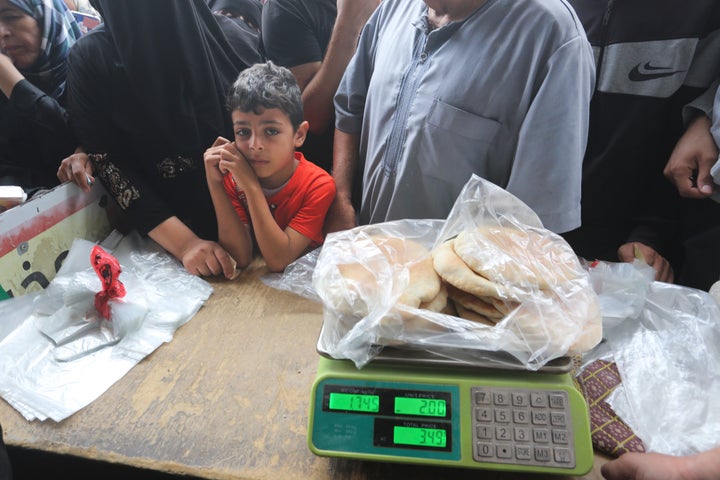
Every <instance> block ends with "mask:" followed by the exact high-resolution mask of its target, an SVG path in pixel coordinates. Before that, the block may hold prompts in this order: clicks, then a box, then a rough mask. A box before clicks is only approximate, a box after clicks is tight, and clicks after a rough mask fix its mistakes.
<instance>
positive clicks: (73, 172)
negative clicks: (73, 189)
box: [57, 149, 95, 192]
mask: <svg viewBox="0 0 720 480" xmlns="http://www.w3.org/2000/svg"><path fill="white" fill-rule="evenodd" d="M92 174H93V167H92V162H91V161H90V157H88V155H87V153H85V152H83V151H82V150H80V149H78V150H75V153H73V154H72V155H70V156H69V157H67V158H65V159H63V161H62V162H60V168H58V171H57V178H58V180H60V181H61V182H68V181H71V182H73V183H74V184H75V185H77V186H78V187H80V188H81V189H82V190H83V191H84V192H89V191H90V187H91V186H92V185H93V183H95V178H94V177H93V176H92Z"/></svg>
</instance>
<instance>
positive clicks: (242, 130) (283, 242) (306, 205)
mask: <svg viewBox="0 0 720 480" xmlns="http://www.w3.org/2000/svg"><path fill="white" fill-rule="evenodd" d="M228 107H229V108H230V111H231V112H232V113H231V116H232V122H233V128H234V130H235V141H234V142H230V141H229V140H227V139H225V138H222V137H220V138H218V139H217V140H216V141H215V143H214V144H213V145H212V146H211V147H210V148H209V149H207V150H206V152H205V155H204V160H205V174H206V177H207V183H208V188H209V189H210V196H211V197H212V201H213V205H214V207H215V215H216V216H217V221H218V237H219V243H220V245H222V246H223V248H225V249H226V250H227V251H228V252H229V253H230V255H231V256H232V257H233V258H234V259H235V260H236V261H237V263H238V266H239V267H245V266H247V265H248V263H250V260H251V259H252V256H253V244H257V246H258V248H259V249H260V253H261V254H262V256H263V258H264V259H265V262H266V263H267V266H268V268H269V269H270V270H271V271H274V272H277V271H282V270H284V269H285V267H286V266H287V265H288V264H289V263H291V262H292V261H293V260H295V259H297V258H298V257H300V256H301V255H302V254H303V253H304V252H306V251H307V250H309V249H312V248H315V247H317V246H319V245H320V244H321V243H322V242H323V233H322V232H323V223H324V221H325V214H326V213H327V211H328V208H330V204H331V203H332V201H333V199H334V198H335V183H334V182H333V179H332V177H331V176H330V175H329V174H327V173H326V172H325V171H324V170H323V169H321V168H320V167H318V166H316V165H314V164H313V163H311V162H309V161H308V160H306V159H305V157H304V156H303V155H302V153H300V152H297V151H295V149H296V148H298V147H300V146H301V145H302V144H303V142H304V141H305V135H306V134H307V131H308V122H306V121H303V106H302V99H301V94H300V88H299V87H298V85H297V82H296V81H295V77H294V76H293V75H292V73H291V72H290V70H288V69H286V68H284V67H279V66H276V65H274V64H273V63H272V62H267V63H261V64H257V65H254V66H253V67H251V68H249V69H247V70H244V71H243V72H241V73H240V75H239V76H238V79H237V80H236V81H235V83H234V84H233V86H232V87H231V89H230V93H229V94H228Z"/></svg>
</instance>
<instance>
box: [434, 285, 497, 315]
mask: <svg viewBox="0 0 720 480" xmlns="http://www.w3.org/2000/svg"><path fill="white" fill-rule="evenodd" d="M447 295H448V297H449V298H451V299H452V300H453V301H454V302H455V304H456V305H460V306H462V307H463V308H465V309H467V310H472V311H473V312H475V313H479V314H480V315H482V316H484V317H487V318H490V319H493V320H499V319H501V318H503V317H504V316H505V314H503V313H502V312H500V311H498V309H497V308H495V307H494V306H493V305H492V303H488V302H486V301H485V300H482V299H481V298H479V297H476V296H475V295H473V294H471V293H467V292H463V291H462V290H460V289H457V288H455V287H453V286H452V285H449V286H448V287H447ZM486 298H487V297H486Z"/></svg>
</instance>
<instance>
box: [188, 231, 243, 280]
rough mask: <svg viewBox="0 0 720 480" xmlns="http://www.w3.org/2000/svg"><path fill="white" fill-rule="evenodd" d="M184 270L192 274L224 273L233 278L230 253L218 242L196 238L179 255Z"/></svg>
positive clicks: (233, 269) (232, 264) (226, 276)
mask: <svg viewBox="0 0 720 480" xmlns="http://www.w3.org/2000/svg"><path fill="white" fill-rule="evenodd" d="M180 260H181V261H182V264H183V266H184V267H185V270H187V271H188V272H190V273H191V274H193V275H199V276H201V277H208V276H211V275H224V276H225V278H233V275H234V273H235V265H234V263H233V260H232V258H231V257H230V255H229V254H228V253H227V252H226V251H225V249H224V248H222V247H221V246H220V245H219V244H217V243H215V242H211V241H210V240H202V239H200V238H198V239H197V240H196V241H195V242H193V243H191V244H190V245H189V246H188V248H187V249H186V250H185V251H183V252H182V254H181V256H180Z"/></svg>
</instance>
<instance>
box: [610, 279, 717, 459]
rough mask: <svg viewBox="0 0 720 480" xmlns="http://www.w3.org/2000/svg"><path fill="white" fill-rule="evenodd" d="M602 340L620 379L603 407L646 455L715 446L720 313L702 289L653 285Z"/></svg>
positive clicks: (706, 448) (705, 448)
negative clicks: (629, 431)
mask: <svg viewBox="0 0 720 480" xmlns="http://www.w3.org/2000/svg"><path fill="white" fill-rule="evenodd" d="M606 337H607V340H608V343H609V344H610V349H611V351H612V354H613V358H614V360H615V363H616V364H617V366H618V371H619V372H620V376H621V377H622V384H621V385H620V386H619V387H618V388H617V389H616V390H615V391H614V392H613V394H612V396H611V397H610V398H608V403H609V404H610V406H611V407H612V408H613V409H614V410H615V412H617V414H618V415H619V416H620V417H621V418H622V419H623V420H624V421H625V422H626V423H627V424H628V425H630V427H631V428H632V429H633V431H634V432H635V433H636V434H637V435H638V436H639V437H640V438H642V440H643V443H644V444H645V446H646V448H647V449H648V451H652V452H659V453H666V454H672V455H688V454H692V453H698V452H702V451H705V450H708V449H711V448H714V447H717V446H720V434H718V432H720V308H719V307H718V304H717V302H716V301H715V300H714V299H713V298H712V297H711V296H710V295H709V294H708V293H707V292H703V291H701V290H696V289H692V288H687V287H682V286H678V285H671V284H667V283H662V282H653V283H652V285H651V287H650V290H649V292H648V294H647V297H646V302H645V306H644V308H643V309H642V310H641V312H640V314H639V315H638V316H636V317H634V318H628V319H626V320H625V322H623V323H622V324H619V325H618V326H617V327H615V328H612V329H608V330H607V333H606Z"/></svg>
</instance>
